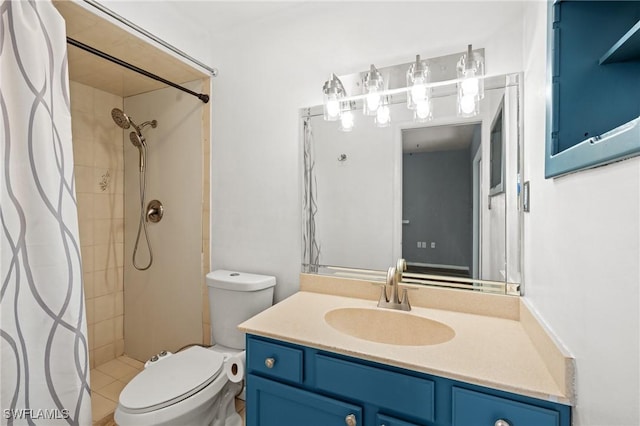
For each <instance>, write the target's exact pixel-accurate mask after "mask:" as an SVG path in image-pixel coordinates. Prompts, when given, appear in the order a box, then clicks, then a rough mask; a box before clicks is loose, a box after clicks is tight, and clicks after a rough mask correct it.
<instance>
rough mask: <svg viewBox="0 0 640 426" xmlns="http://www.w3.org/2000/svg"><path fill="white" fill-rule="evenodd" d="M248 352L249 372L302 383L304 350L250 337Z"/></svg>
mask: <svg viewBox="0 0 640 426" xmlns="http://www.w3.org/2000/svg"><path fill="white" fill-rule="evenodd" d="M247 354H248V356H247V361H248V365H247V368H248V370H249V372H258V373H260V374H263V375H265V376H269V377H273V378H276V379H281V380H286V381H289V382H293V383H302V366H303V351H302V350H301V349H295V348H290V347H288V346H283V345H277V344H274V343H269V342H263V341H261V340H256V339H252V338H249V339H247Z"/></svg>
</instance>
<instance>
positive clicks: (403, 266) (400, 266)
mask: <svg viewBox="0 0 640 426" xmlns="http://www.w3.org/2000/svg"><path fill="white" fill-rule="evenodd" d="M395 270H396V273H395V275H396V276H395V279H396V283H399V282H401V281H402V273H403V272H404V271H406V270H407V262H406V261H405V260H404V259H402V258H400V259H398V261H397V262H396V267H395Z"/></svg>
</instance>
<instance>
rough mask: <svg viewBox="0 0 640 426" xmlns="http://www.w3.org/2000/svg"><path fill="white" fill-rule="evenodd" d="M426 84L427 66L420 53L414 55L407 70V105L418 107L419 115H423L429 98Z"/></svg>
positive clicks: (411, 107)
mask: <svg viewBox="0 0 640 426" xmlns="http://www.w3.org/2000/svg"><path fill="white" fill-rule="evenodd" d="M428 84H429V67H428V66H427V63H426V62H425V61H422V60H420V55H416V61H415V62H414V63H413V64H411V66H410V67H409V69H408V70H407V107H408V108H409V109H413V110H417V109H420V111H421V113H420V115H424V112H425V111H426V110H427V109H428V107H429V106H428V105H427V104H428V103H429V101H430V98H431V88H430V87H428V86H427V85H428ZM429 109H430V108H429Z"/></svg>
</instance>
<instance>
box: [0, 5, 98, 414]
mask: <svg viewBox="0 0 640 426" xmlns="http://www.w3.org/2000/svg"><path fill="white" fill-rule="evenodd" d="M0 13H1V16H0V17H1V21H0V83H1V84H0V107H1V108H0V109H1V114H2V117H1V119H0V123H1V124H2V125H1V127H0V133H1V134H2V145H1V147H0V164H1V165H2V168H1V174H0V176H1V178H0V186H1V188H2V189H1V193H0V196H1V201H2V202H1V204H0V215H1V219H2V237H1V240H2V244H1V249H0V255H1V256H0V257H1V275H2V283H1V286H2V287H1V293H0V311H1V313H0V366H1V376H2V380H1V384H0V408H1V410H2V413H1V414H0V415H1V416H2V419H3V420H2V423H3V424H9V425H11V424H47V425H49V424H76V425H86V424H91V400H90V394H89V359H88V342H87V337H86V336H87V325H86V320H85V307H84V294H83V288H82V270H81V262H80V246H79V239H78V216H77V207H76V206H77V204H76V200H75V188H74V180H73V150H72V144H71V115H70V109H69V84H68V82H69V81H68V80H69V77H68V72H67V57H66V52H67V50H66V35H65V24H64V21H63V19H62V17H61V16H60V15H59V14H58V12H57V11H56V9H55V8H54V7H53V5H52V4H51V3H50V2H44V1H33V2H26V1H3V2H2V3H1V6H0Z"/></svg>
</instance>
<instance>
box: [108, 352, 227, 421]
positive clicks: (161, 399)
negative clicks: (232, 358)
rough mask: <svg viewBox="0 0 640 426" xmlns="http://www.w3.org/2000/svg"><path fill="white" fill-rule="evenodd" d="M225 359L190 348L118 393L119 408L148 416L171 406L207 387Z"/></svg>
mask: <svg viewBox="0 0 640 426" xmlns="http://www.w3.org/2000/svg"><path fill="white" fill-rule="evenodd" d="M223 363H224V356H223V355H222V354H220V353H217V352H214V351H211V350H208V349H205V348H202V347H200V346H193V347H190V348H188V349H185V350H184V351H182V352H179V353H177V354H175V355H173V356H171V357H168V358H166V359H164V360H162V361H161V362H158V363H156V364H154V365H151V366H149V367H148V368H146V369H144V370H143V371H142V372H141V373H140V374H138V375H137V376H136V377H134V378H133V379H132V380H131V381H130V382H129V384H127V386H126V387H125V388H124V389H123V390H122V392H121V393H120V399H119V403H120V409H121V410H122V411H125V412H129V413H148V412H151V411H156V410H159V409H161V408H164V407H168V406H170V405H173V404H175V403H177V402H179V401H182V400H184V399H186V398H189V397H190V396H192V395H194V394H196V393H198V392H199V391H201V390H202V389H204V388H205V387H207V386H208V385H209V384H210V383H211V382H212V381H213V380H215V378H216V377H218V376H219V375H220V373H221V372H222V366H223Z"/></svg>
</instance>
